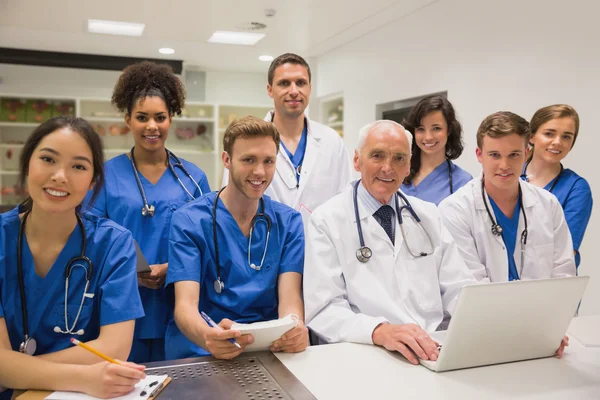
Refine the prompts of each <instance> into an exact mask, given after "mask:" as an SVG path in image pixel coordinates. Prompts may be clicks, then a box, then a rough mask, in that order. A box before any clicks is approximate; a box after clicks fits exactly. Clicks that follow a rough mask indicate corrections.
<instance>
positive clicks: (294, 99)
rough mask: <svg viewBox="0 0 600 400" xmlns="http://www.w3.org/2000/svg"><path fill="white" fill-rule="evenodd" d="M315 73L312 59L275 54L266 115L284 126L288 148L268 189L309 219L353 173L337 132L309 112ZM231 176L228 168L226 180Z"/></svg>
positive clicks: (283, 141)
mask: <svg viewBox="0 0 600 400" xmlns="http://www.w3.org/2000/svg"><path fill="white" fill-rule="evenodd" d="M311 76H312V75H311V72H310V66H309V65H308V63H307V62H306V61H305V60H304V59H303V58H302V57H300V56H298V55H296V54H292V53H286V54H282V55H281V56H279V57H277V58H276V59H275V60H273V62H272V63H271V66H270V67H269V72H268V84H267V93H268V94H269V97H271V98H272V99H273V104H274V109H273V110H272V111H270V112H269V113H268V114H267V116H266V117H265V121H271V122H273V124H274V125H275V127H276V128H277V130H278V131H279V134H280V135H281V144H282V148H283V151H280V152H279V154H278V156H277V170H276V173H275V176H274V178H273V182H272V184H271V186H269V188H268V189H267V191H266V194H268V195H269V196H270V197H271V198H272V199H273V200H276V201H279V202H281V203H283V204H287V205H288V206H290V207H292V208H293V209H295V210H298V211H300V212H301V214H302V218H303V220H304V223H305V224H306V223H307V220H308V218H309V216H310V213H311V212H312V211H313V210H314V209H315V208H316V207H318V206H319V205H321V204H322V203H324V202H325V201H327V200H329V199H330V198H331V197H333V196H335V195H336V194H338V193H339V192H341V191H342V190H343V188H344V187H345V186H346V185H347V184H348V182H350V180H351V177H352V167H351V164H350V157H349V156H348V151H347V150H346V147H345V146H344V142H343V141H342V139H341V138H340V136H339V135H338V134H337V132H335V131H334V130H333V129H331V128H329V127H327V126H325V125H321V124H319V123H318V122H315V121H312V120H310V119H308V117H307V116H306V115H305V114H304V111H305V110H306V107H307V106H308V101H309V97H310V92H311ZM227 181H228V174H227V171H225V174H224V176H223V185H226V184H227Z"/></svg>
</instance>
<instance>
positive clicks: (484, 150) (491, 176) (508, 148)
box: [475, 133, 528, 191]
mask: <svg viewBox="0 0 600 400" xmlns="http://www.w3.org/2000/svg"><path fill="white" fill-rule="evenodd" d="M475 152H476V154H477V160H479V162H480V163H481V165H482V167H483V174H484V176H485V183H486V189H488V191H490V189H492V188H495V189H498V190H507V189H511V188H515V187H517V185H518V182H519V176H520V175H521V168H522V167H523V163H524V162H525V158H526V156H527V152H528V150H527V139H526V138H524V137H522V136H519V135H517V134H516V133H515V134H511V135H506V136H502V137H498V138H493V137H490V136H484V137H483V140H482V145H481V148H477V149H476V150H475ZM488 185H489V186H488Z"/></svg>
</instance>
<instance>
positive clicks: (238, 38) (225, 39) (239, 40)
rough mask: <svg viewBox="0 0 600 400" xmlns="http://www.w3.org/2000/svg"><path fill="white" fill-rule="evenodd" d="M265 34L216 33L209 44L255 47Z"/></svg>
mask: <svg viewBox="0 0 600 400" xmlns="http://www.w3.org/2000/svg"><path fill="white" fill-rule="evenodd" d="M264 37H265V34H264V33H256V32H231V31H216V32H215V33H213V34H212V36H211V37H210V38H209V39H208V42H209V43H221V44H239V45H243V46H253V45H255V44H256V43H258V41H259V40H260V39H262V38H264Z"/></svg>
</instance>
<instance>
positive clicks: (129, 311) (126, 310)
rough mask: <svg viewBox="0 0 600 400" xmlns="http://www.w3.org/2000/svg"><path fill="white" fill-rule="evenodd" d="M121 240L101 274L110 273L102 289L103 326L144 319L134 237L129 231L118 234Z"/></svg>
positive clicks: (115, 242) (118, 239)
mask: <svg viewBox="0 0 600 400" xmlns="http://www.w3.org/2000/svg"><path fill="white" fill-rule="evenodd" d="M115 232H118V234H119V236H117V237H116V238H115V239H114V240H112V246H111V247H110V249H108V251H107V255H106V258H105V259H104V263H105V265H104V266H103V268H101V269H100V270H107V271H110V272H109V274H108V276H107V277H106V279H105V280H104V282H103V283H102V285H101V286H100V290H99V292H100V293H99V294H100V299H99V302H100V326H104V325H110V324H115V323H117V322H123V321H130V320H134V319H137V318H141V317H143V316H144V309H143V307H142V301H141V299H140V293H139V291H138V287H137V275H136V254H135V247H134V244H133V237H132V236H131V232H129V231H120V230H119V231H117V230H115Z"/></svg>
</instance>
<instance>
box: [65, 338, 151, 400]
mask: <svg viewBox="0 0 600 400" xmlns="http://www.w3.org/2000/svg"><path fill="white" fill-rule="evenodd" d="M71 343H73V344H74V345H76V346H79V347H81V348H83V349H85V350H87V351H89V352H91V353H93V354H96V355H97V356H98V357H100V358H102V359H104V360H105V361H106V362H99V363H96V364H92V365H86V366H83V368H81V372H82V375H81V377H80V379H78V380H77V381H78V382H77V383H78V385H80V387H77V388H76V390H77V391H80V392H83V393H87V394H90V395H92V396H94V397H100V398H112V397H118V396H123V395H125V394H127V393H129V392H131V391H132V390H133V389H134V387H135V385H136V384H137V383H138V382H139V381H140V380H142V379H144V378H145V377H146V374H145V373H144V370H145V369H146V367H145V366H143V365H138V364H135V363H131V362H127V361H121V360H115V359H113V358H112V357H109V356H108V355H106V354H104V353H102V352H100V351H98V350H97V349H94V348H93V347H91V346H90V345H88V344H86V343H83V342H81V341H79V340H77V339H75V338H72V339H71Z"/></svg>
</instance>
